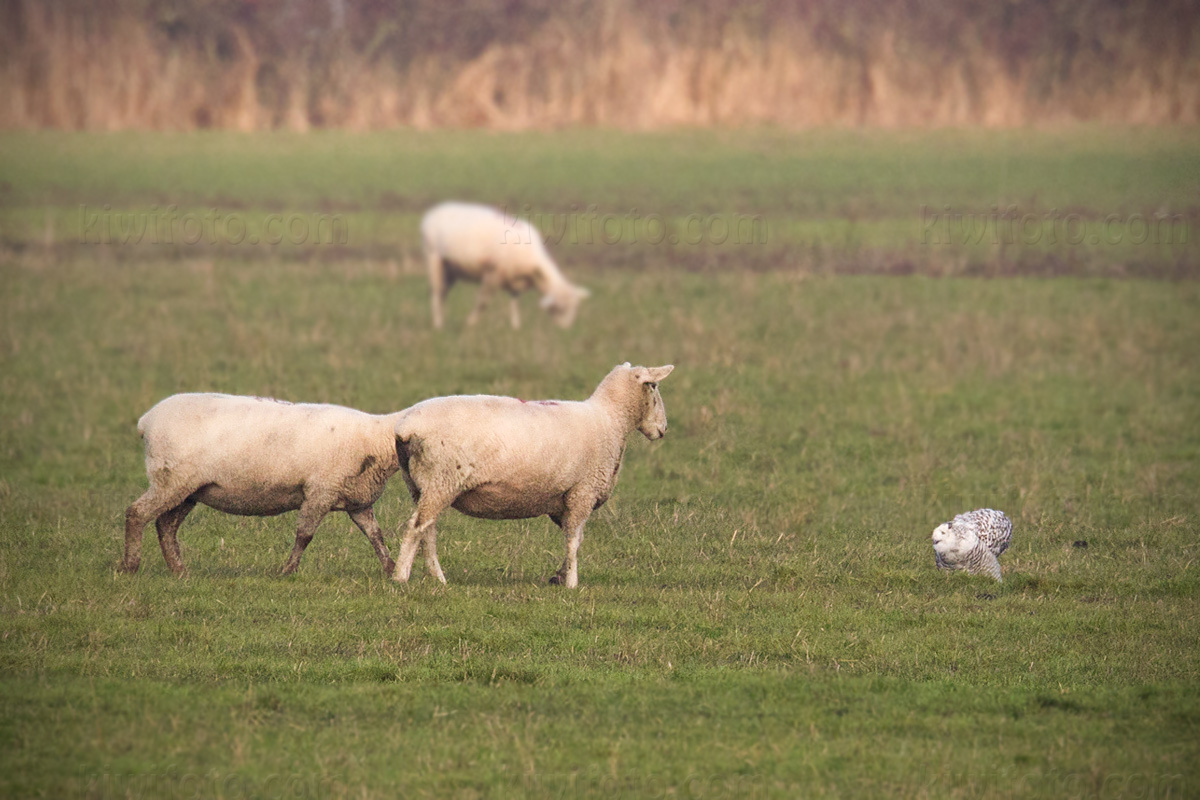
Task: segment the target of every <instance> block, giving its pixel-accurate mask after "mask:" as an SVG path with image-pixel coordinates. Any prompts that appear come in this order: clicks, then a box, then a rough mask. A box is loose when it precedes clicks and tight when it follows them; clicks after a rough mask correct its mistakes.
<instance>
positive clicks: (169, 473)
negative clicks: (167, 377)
mask: <svg viewBox="0 0 1200 800" xmlns="http://www.w3.org/2000/svg"><path fill="white" fill-rule="evenodd" d="M393 424H394V420H393V417H392V416H391V415H387V416H377V415H373V414H367V413H364V412H362V411H357V410H355V409H352V408H346V407H344V406H335V405H323V404H309V403H286V402H280V401H276V400H272V399H269V398H261V397H242V396H237V395H223V394H177V395H173V396H171V397H168V398H166V399H165V400H163V401H161V402H160V403H158V404H157V405H156V406H154V407H153V408H151V409H150V410H149V411H147V412H146V413H145V414H144V415H143V416H142V418H141V419H140V420H138V432H139V433H140V434H141V435H142V438H143V439H144V441H145V446H146V472H147V475H148V476H149V478H150V480H151V482H152V483H156V484H162V483H163V482H164V481H167V482H177V483H180V484H182V483H187V482H194V481H197V480H204V479H206V478H208V477H209V476H211V480H212V481H213V482H217V481H220V482H221V483H222V485H223V486H227V487H229V488H231V489H232V488H236V487H243V488H244V492H245V494H246V495H247V496H252V495H254V493H255V489H254V487H256V486H258V487H262V486H285V485H292V486H301V485H307V484H312V483H313V482H316V481H328V483H329V484H330V485H331V486H332V485H334V484H336V483H338V482H340V481H344V480H345V479H346V478H347V477H353V476H355V475H358V474H361V473H363V472H366V471H368V470H372V468H375V467H383V466H384V465H385V464H387V463H389V462H394V459H395V452H394V448H390V447H389V445H390V442H391V438H390V436H389V435H388V434H389V433H390V430H391V428H392V426H393ZM235 478H236V479H235ZM243 485H244V486H243ZM216 507H220V506H219V505H218V506H216ZM231 510H233V511H234V513H245V512H244V511H243V510H241V509H240V508H239V509H231Z"/></svg>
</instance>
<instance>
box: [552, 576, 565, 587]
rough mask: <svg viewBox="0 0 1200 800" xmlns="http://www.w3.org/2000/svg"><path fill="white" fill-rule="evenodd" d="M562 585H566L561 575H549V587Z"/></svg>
mask: <svg viewBox="0 0 1200 800" xmlns="http://www.w3.org/2000/svg"><path fill="white" fill-rule="evenodd" d="M564 583H566V581H565V580H563V576H562V575H551V576H550V585H551V586H561V585H562V584H564Z"/></svg>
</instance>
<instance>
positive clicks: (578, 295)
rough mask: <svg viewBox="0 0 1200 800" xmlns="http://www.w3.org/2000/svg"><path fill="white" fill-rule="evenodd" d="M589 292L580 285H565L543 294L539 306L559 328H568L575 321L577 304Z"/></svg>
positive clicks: (577, 309)
mask: <svg viewBox="0 0 1200 800" xmlns="http://www.w3.org/2000/svg"><path fill="white" fill-rule="evenodd" d="M590 294H591V292H589V291H588V290H587V289H584V288H583V287H581V286H571V285H565V286H562V287H560V288H557V289H555V290H554V291H552V292H550V293H549V294H547V295H546V296H544V297H543V298H542V302H541V306H542V309H543V310H545V311H546V312H548V313H549V314H550V318H551V319H553V320H554V321H555V322H556V323H558V326H559V327H560V328H569V327H571V325H572V324H573V323H574V322H575V315H576V313H578V311H579V304H580V303H581V302H583V299H584V298H585V297H587V296H589V295H590Z"/></svg>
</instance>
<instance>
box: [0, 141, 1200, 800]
mask: <svg viewBox="0 0 1200 800" xmlns="http://www.w3.org/2000/svg"><path fill="white" fill-rule="evenodd" d="M1185 133H1186V132H1171V131H1166V132H1147V131H1118V132H1110V131H1104V130H1091V129H1084V130H1077V131H1074V132H1052V133H1001V134H993V133H968V132H943V133H937V134H929V133H924V134H922V135H921V136H920V137H918V136H917V135H916V134H884V133H864V132H820V133H814V134H804V135H795V136H792V135H786V134H784V133H782V132H760V133H745V132H743V133H737V134H733V133H727V134H716V133H712V134H709V133H678V134H670V135H665V134H664V135H654V136H633V135H626V134H615V133H595V132H575V133H564V134H557V135H549V134H543V135H537V136H506V135H495V134H486V133H451V134H408V133H406V134H393V135H382V134H379V135H370V136H361V137H356V136H349V135H344V134H318V135H313V136H311V137H302V136H278V137H276V136H254V137H247V136H237V135H230V134H205V135H188V136H154V135H144V134H120V135H111V136H68V135H60V134H46V135H38V136H33V135H26V134H4V135H2V136H0V153H2V154H3V155H2V156H0V222H2V224H3V228H2V229H0V245H2V246H3V251H2V252H0V276H2V278H0V280H2V281H3V284H2V285H3V291H2V292H0V386H2V390H0V708H2V709H3V713H2V714H0V749H2V751H3V753H4V763H5V766H4V768H3V769H2V770H0V795H2V796H5V797H53V798H59V797H72V796H74V797H243V796H248V797H294V796H300V797H370V798H375V797H378V798H385V797H387V798H391V797H430V798H433V797H437V798H443V797H463V798H471V797H480V798H482V797H489V798H491V797H524V796H536V797H571V798H576V797H601V798H613V797H679V798H685V797H688V798H696V797H780V798H783V797H851V796H853V797H859V796H876V797H933V798H941V797H1013V796H1019V797H1046V798H1064V797H1104V798H1116V797H1144V798H1145V797H1155V798H1160V797H1171V798H1175V797H1186V796H1192V795H1194V794H1195V793H1196V792H1197V791H1198V790H1200V769H1198V768H1197V767H1196V764H1197V763H1198V762H1197V759H1198V758H1200V565H1198V564H1197V554H1198V546H1197V533H1198V531H1200V490H1198V488H1197V487H1200V359H1198V358H1197V356H1198V353H1200V350H1198V348H1197V342H1200V313H1198V312H1200V283H1198V282H1197V281H1196V280H1195V276H1196V274H1197V270H1196V264H1197V258H1196V255H1197V245H1196V243H1195V241H1194V240H1191V239H1189V240H1188V241H1186V242H1178V241H1176V242H1173V243H1171V244H1169V245H1162V244H1161V243H1160V244H1159V245H1157V246H1152V245H1150V244H1146V243H1143V244H1141V245H1138V244H1133V243H1131V242H1129V241H1123V242H1122V243H1120V244H1119V246H1118V245H1112V246H1109V245H1107V244H1103V243H1102V244H1100V245H1097V246H1092V245H1089V244H1088V243H1086V242H1083V243H1081V244H1080V245H1078V246H1074V245H1070V246H1068V245H1060V246H1056V247H1051V248H1047V247H1045V246H1044V242H1039V243H1034V244H1030V245H1026V244H1021V245H1016V244H1011V245H990V244H987V243H981V244H979V245H972V246H968V247H959V246H957V245H953V246H946V247H941V246H933V245H930V244H929V243H925V244H922V242H921V239H922V236H923V235H924V234H925V223H924V222H922V220H921V217H920V214H919V211H918V209H919V208H920V207H921V206H922V205H926V206H929V207H933V208H941V207H944V206H946V205H950V206H952V207H955V208H964V209H969V208H983V209H986V208H989V207H991V206H992V205H1004V204H1007V203H1010V202H1012V203H1019V204H1022V208H1034V209H1037V210H1038V212H1039V213H1042V212H1043V211H1045V210H1048V209H1050V208H1057V209H1060V210H1061V211H1062V212H1063V213H1078V214H1079V215H1080V219H1081V220H1086V221H1087V222H1088V223H1089V224H1098V223H1100V222H1102V221H1103V220H1104V218H1105V216H1106V215H1108V214H1117V215H1120V219H1121V220H1122V223H1121V224H1122V225H1125V224H1126V223H1128V221H1129V219H1130V218H1131V217H1132V216H1133V215H1135V214H1139V213H1140V214H1143V215H1147V214H1148V215H1153V214H1154V213H1157V212H1158V211H1159V210H1165V212H1170V213H1175V212H1178V213H1179V214H1181V215H1182V218H1183V219H1184V224H1185V227H1184V228H1182V229H1181V230H1183V231H1185V232H1187V233H1189V234H1191V233H1192V232H1193V231H1194V219H1193V216H1189V215H1194V214H1195V213H1196V211H1195V202H1196V187H1197V185H1200V183H1198V174H1200V169H1198V165H1200V147H1198V146H1197V145H1196V144H1195V142H1194V137H1190V135H1185ZM445 196H458V197H471V198H478V199H481V200H485V201H488V202H494V203H511V204H513V205H515V206H522V205H526V204H527V205H529V206H530V208H532V209H534V210H535V211H536V212H544V213H547V214H550V213H555V212H562V211H564V210H569V209H570V207H571V206H572V205H574V206H575V207H577V208H579V209H585V208H586V207H587V206H588V205H593V204H594V205H596V206H597V212H596V213H597V214H603V213H609V212H611V213H620V214H622V215H623V214H625V213H626V211H627V210H629V209H633V208H638V209H640V210H641V211H642V212H644V213H655V214H660V215H661V216H662V218H663V220H664V225H665V226H667V228H668V229H669V230H671V231H672V232H676V233H679V232H681V231H683V230H684V228H683V227H682V226H684V225H686V222H685V220H686V219H687V217H688V215H691V214H700V215H705V216H706V217H707V216H709V215H714V214H716V215H732V214H759V215H762V216H763V217H764V218H766V219H767V220H768V221H769V224H770V228H769V230H770V238H769V240H768V241H767V242H765V243H763V242H759V243H754V242H751V243H743V244H734V243H732V242H728V241H726V242H721V243H717V242H714V241H706V242H705V243H703V244H702V245H698V246H694V247H693V246H691V245H688V244H686V243H678V244H677V245H675V246H670V245H668V244H662V245H647V244H646V243H644V242H640V243H634V242H632V241H629V240H628V238H625V239H623V240H622V241H619V242H616V243H613V244H608V245H604V244H601V243H598V242H593V244H591V245H588V244H585V243H582V242H580V243H576V244H574V245H572V244H570V243H569V242H566V241H562V242H559V243H558V244H557V245H555V246H553V247H552V250H553V251H554V252H555V254H556V255H557V256H558V259H559V262H560V264H561V265H562V267H563V269H564V271H565V272H567V274H568V275H570V276H571V277H573V278H575V279H577V280H578V281H579V282H581V283H583V284H584V285H587V286H588V287H589V288H591V289H592V292H593V296H592V298H591V299H590V300H589V301H588V302H587V304H586V305H585V306H584V308H583V310H582V312H581V317H580V320H579V322H578V323H577V325H576V326H575V327H574V328H573V329H571V330H569V331H565V332H564V331H560V330H558V329H557V328H555V327H553V325H552V324H551V323H550V321H549V320H548V319H547V318H546V317H545V315H543V314H541V313H540V312H539V311H538V309H537V307H536V299H535V298H534V297H531V296H530V297H525V298H523V302H522V308H523V312H524V316H525V320H526V325H525V328H524V329H523V330H521V331H518V332H514V331H511V330H509V328H508V326H507V322H506V314H505V313H504V309H503V308H502V307H501V306H502V304H497V305H496V306H494V307H493V308H492V309H490V312H489V313H488V314H486V315H485V317H484V320H483V322H482V323H481V324H480V325H479V326H478V327H477V328H475V329H470V330H467V329H464V328H463V326H462V320H463V318H464V317H465V315H466V311H467V309H468V308H469V306H470V303H471V301H472V290H471V289H469V288H460V289H456V290H455V292H454V293H453V294H452V295H451V308H450V312H449V319H450V323H449V325H448V328H447V330H446V331H444V332H442V333H441V334H436V333H434V332H433V331H431V330H430V329H429V309H428V302H427V289H426V283H425V280H424V279H423V277H422V275H421V274H420V269H419V267H418V266H417V264H416V263H415V261H414V247H415V239H416V237H415V224H416V220H417V219H418V218H419V215H420V212H421V209H422V208H424V206H425V205H426V204H427V203H429V202H431V201H434V200H436V199H440V198H442V197H445ZM105 204H107V205H108V206H109V207H110V208H109V211H107V212H104V213H112V214H123V213H131V214H132V213H141V214H157V213H158V210H162V209H165V208H166V207H167V206H170V205H175V206H177V208H178V213H179V214H181V215H182V214H185V213H191V212H190V211H188V210H189V209H190V210H196V213H198V214H199V213H202V212H203V210H204V209H206V208H207V209H212V208H216V209H219V210H221V212H222V213H238V214H240V215H243V216H244V217H245V218H246V219H247V220H250V221H251V223H252V224H253V221H254V220H261V219H263V218H264V217H265V215H267V214H271V213H276V214H280V215H281V216H287V215H292V214H297V215H311V214H340V215H343V219H344V222H345V224H346V226H347V233H348V241H347V242H345V243H344V244H343V245H340V246H339V245H329V244H311V243H308V244H305V243H301V244H297V245H281V246H276V247H273V246H270V245H266V244H263V243H260V244H258V245H250V244H249V243H248V242H243V243H239V244H233V243H231V242H229V241H224V240H223V241H219V242H218V243H216V244H212V243H211V242H207V241H204V242H201V243H198V244H195V245H189V244H184V243H182V242H180V241H174V242H172V243H170V244H167V243H165V242H159V243H158V244H154V243H151V242H149V241H146V240H143V241H142V242H141V243H139V244H136V245H135V244H133V243H121V242H119V241H115V240H112V241H108V242H107V243H100V242H96V241H91V242H90V243H89V242H87V241H86V235H85V232H84V227H86V224H87V222H86V217H83V218H82V219H83V220H84V221H83V222H82V223H81V216H80V212H79V206H81V205H86V206H88V208H89V209H93V212H92V213H100V212H96V211H94V209H96V208H99V209H101V210H103V207H104V205H105ZM152 208H153V209H157V210H155V211H151V210H150V209H152ZM1165 212H1164V213H1165ZM256 230H258V229H256ZM1121 230H1123V231H1124V232H1125V234H1127V235H1128V233H1129V230H1130V229H1129V228H1128V227H1125V228H1123V229H1121ZM259 232H261V231H259ZM1134 232H1135V233H1136V231H1134ZM87 235H92V236H95V237H98V236H99V233H98V227H97V226H95V225H93V227H92V229H91V230H90V232H89V233H88V234H87ZM631 235H632V234H631V233H630V232H629V231H628V230H626V229H622V232H621V236H622V237H629V236H631ZM839 237H840V238H839ZM177 238H178V237H177ZM818 240H819V241H818ZM905 264H907V265H908V267H906V268H903V269H901V268H899V267H898V265H901V266H902V265H905ZM1055 265H1060V266H1061V269H1060V268H1059V267H1058V266H1055ZM897 272H905V273H911V274H905V275H895V274H886V275H885V274H874V273H897ZM854 273H868V274H854ZM988 275H1005V276H1011V277H1004V278H1002V279H993V278H987V277H982V276H988ZM1130 275H1153V276H1159V277H1157V278H1154V279H1147V278H1137V279H1128V278H1122V277H1120V276H1130ZM939 276H940V277H939ZM1167 276H1169V277H1174V278H1182V280H1165V279H1162V278H1163V277H1167ZM625 360H630V361H633V362H634V363H643V364H655V365H656V364H662V363H673V364H675V365H676V371H675V372H674V373H673V374H672V375H671V377H670V378H669V379H667V380H666V381H664V382H663V384H662V395H663V398H664V400H665V402H666V406H667V412H668V416H669V419H670V423H671V428H670V432H669V433H668V435H667V437H666V438H665V439H664V440H662V441H661V442H656V443H649V442H646V441H644V440H642V439H641V438H640V437H639V438H637V439H636V440H633V439H631V440H630V445H629V448H628V452H627V454H626V458H625V466H624V470H623V472H622V476H621V481H620V483H619V485H618V487H617V491H616V494H615V496H614V497H613V499H612V500H611V501H610V502H609V503H608V504H607V505H606V506H604V507H603V508H602V509H600V510H599V511H597V512H596V513H595V514H594V515H593V517H592V520H591V521H590V522H589V524H588V528H587V534H586V537H585V540H584V544H583V549H582V551H581V556H580V580H581V586H580V589H579V590H577V591H567V590H564V589H561V588H558V587H552V586H548V585H546V579H547V578H548V577H549V576H550V575H551V574H552V573H553V572H554V570H555V569H556V568H557V566H558V563H559V562H560V560H561V547H562V544H561V540H560V535H559V534H558V532H557V529H556V528H554V526H553V525H552V524H551V523H550V522H549V521H547V520H545V519H540V520H531V521H525V522H507V523H497V522H484V521H478V520H473V519H469V518H467V517H464V516H462V515H458V514H456V513H454V512H449V513H447V515H446V516H445V517H444V518H443V520H442V524H441V526H440V533H441V535H440V537H439V549H440V551H441V561H442V565H443V567H444V568H445V570H446V574H447V578H448V580H449V584H448V585H447V586H445V587H442V586H440V585H437V584H436V582H434V581H432V580H431V579H429V578H427V577H426V576H425V575H424V571H423V569H424V568H423V565H421V561H420V559H418V562H417V563H418V566H417V570H416V578H415V580H414V582H413V583H411V584H410V585H408V586H397V585H394V584H392V583H391V582H390V581H389V580H387V579H385V576H384V575H383V574H382V573H381V571H380V570H379V566H378V562H377V561H376V560H375V558H374V555H373V553H372V551H371V548H370V546H369V544H368V543H367V541H366V539H365V538H364V537H363V536H362V535H361V534H360V533H359V532H358V531H357V529H355V528H354V526H353V525H352V524H351V523H350V521H349V520H348V519H347V518H346V517H345V516H344V515H336V516H331V517H329V518H327V520H326V521H325V523H324V524H323V525H322V526H321V528H320V530H319V531H318V533H317V535H316V538H315V539H314V541H313V543H312V545H311V546H310V547H309V548H308V551H307V553H306V555H305V557H304V560H303V562H302V563H301V566H300V569H299V571H298V573H297V574H296V575H294V576H291V577H288V578H282V577H280V576H278V574H277V571H278V569H279V567H280V566H281V565H282V563H283V561H284V560H285V558H286V555H287V553H288V551H289V550H290V548H291V544H292V538H293V530H294V529H293V526H294V524H295V515H294V514H288V515H284V516H282V517H277V518H271V519H253V518H238V517H230V516H225V515H222V514H219V513H217V512H214V511H212V510H209V509H204V508H200V509H198V510H197V511H196V512H194V513H193V514H192V516H191V517H189V519H188V520H187V522H186V523H185V524H184V527H183V529H182V531H181V534H180V539H181V542H182V545H183V556H184V561H185V563H186V564H187V566H188V574H187V575H186V576H185V577H183V578H180V579H177V578H174V577H172V576H171V575H170V574H169V573H168V571H167V569H166V566H165V564H164V563H163V560H162V557H161V554H160V553H159V552H158V548H157V546H156V543H155V541H154V540H155V536H154V534H153V533H150V532H148V534H147V538H146V542H145V550H144V557H143V566H142V570H141V572H140V573H139V574H138V575H136V576H126V575H119V574H117V573H116V572H115V566H116V564H117V562H118V560H119V557H120V554H121V547H122V539H123V528H122V526H123V518H124V510H125V507H126V506H127V505H128V504H129V503H130V502H132V501H133V500H134V499H136V497H137V496H138V495H139V494H140V493H141V492H142V491H143V490H144V488H145V486H146V477H145V475H144V472H143V466H142V452H141V447H140V442H139V441H138V438H137V434H136V430H135V425H136V421H137V418H138V417H139V416H140V415H141V414H142V413H143V412H144V411H145V410H146V409H147V408H149V407H150V406H151V405H152V404H153V403H155V402H157V401H158V400H159V399H161V398H162V397H164V396H166V395H168V394H171V393H173V392H178V391H196V390H211V391H225V392H234V393H253V394H261V395H272V396H276V397H280V398H285V399H290V400H297V401H300V400H303V401H321V402H333V403H340V404H345V405H351V406H354V407H357V408H362V409H364V410H368V411H373V412H387V411H394V410H397V409H400V408H403V407H405V406H408V405H410V404H412V403H414V402H416V401H418V400H421V399H424V398H426V397H430V396H434V395H440V394H450V393H484V392H486V393H500V394H511V395H516V396H521V397H526V398H536V397H560V398H565V399H576V398H581V397H583V396H586V395H587V394H588V393H589V392H590V391H591V389H592V388H593V387H594V385H595V383H596V382H597V381H598V380H599V379H600V378H601V377H602V376H603V375H604V374H605V373H606V372H607V370H608V369H610V368H611V367H612V366H613V365H614V364H616V363H619V362H621V361H625ZM981 506H991V507H995V508H1001V509H1004V510H1005V511H1007V512H1008V513H1009V515H1010V516H1011V517H1012V518H1013V520H1014V524H1015V532H1014V542H1013V546H1012V548H1011V549H1010V550H1009V551H1008V552H1007V553H1006V554H1004V556H1003V557H1002V558H1001V564H1002V566H1003V567H1004V570H1005V581H1004V583H1003V584H996V583H995V582H992V581H990V580H987V579H985V578H978V577H971V576H968V575H966V574H963V573H953V574H942V573H940V572H938V571H937V569H936V568H935V567H934V561H933V553H932V548H931V546H930V540H929V535H930V533H931V531H932V530H933V528H934V527H935V526H936V525H937V524H938V523H940V522H942V521H945V520H947V519H949V518H950V517H951V516H953V515H954V514H956V513H958V512H961V511H965V510H968V509H971V508H976V507H981ZM377 512H378V514H379V516H380V519H381V522H382V524H383V526H384V528H385V531H387V532H388V542H389V547H391V549H392V552H393V554H395V552H396V550H397V545H398V542H397V540H396V537H395V532H396V529H397V526H399V525H400V524H402V523H403V521H404V519H405V518H406V517H407V516H408V514H409V513H410V501H409V499H408V497H407V493H406V492H405V491H404V488H403V485H402V483H401V482H400V481H398V480H397V481H394V482H393V485H391V486H390V487H389V489H388V492H387V493H386V494H385V495H384V498H383V499H382V500H381V501H380V503H379V504H378V506H377ZM1084 542H1086V546H1083V543H1084Z"/></svg>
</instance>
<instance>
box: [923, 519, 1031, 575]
mask: <svg viewBox="0 0 1200 800" xmlns="http://www.w3.org/2000/svg"><path fill="white" fill-rule="evenodd" d="M1011 541H1012V521H1011V520H1010V519H1009V518H1008V517H1007V516H1005V515H1004V512H1003V511H996V510H995V509H993V508H980V509H976V510H975V511H968V512H967V513H965V514H959V515H958V516H957V517H955V518H954V519H952V520H951V521H949V522H944V523H942V524H941V525H939V526H937V528H935V529H934V531H933V555H934V559H935V561H936V562H937V565H938V569H944V570H955V569H965V570H966V571H967V572H969V573H971V574H972V575H981V574H982V575H990V576H991V577H993V578H995V579H996V580H998V581H999V580H1002V578H1001V577H1000V562H999V561H998V560H997V557H998V556H999V555H1000V554H1001V553H1003V552H1004V551H1005V550H1007V549H1008V545H1009V543H1010V542H1011Z"/></svg>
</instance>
